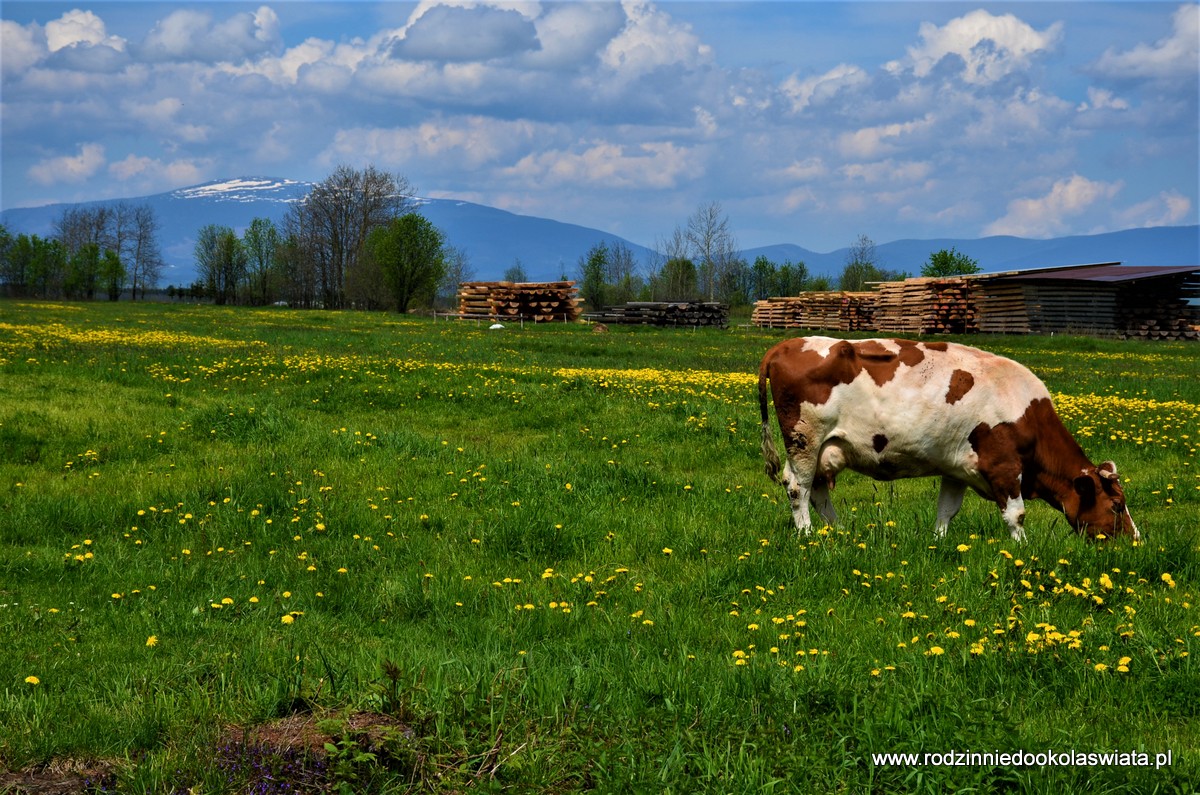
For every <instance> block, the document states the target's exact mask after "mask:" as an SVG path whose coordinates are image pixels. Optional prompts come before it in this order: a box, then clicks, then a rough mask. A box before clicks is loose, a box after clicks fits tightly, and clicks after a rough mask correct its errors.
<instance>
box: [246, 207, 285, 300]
mask: <svg viewBox="0 0 1200 795" xmlns="http://www.w3.org/2000/svg"><path fill="white" fill-rule="evenodd" d="M279 243H280V241H279V230H278V229H277V228H276V227H275V222H274V221H272V220H271V219H270V218H255V219H254V220H253V221H251V222H250V226H249V227H247V229H246V231H245V233H244V234H243V235H242V247H243V248H245V249H246V279H247V280H248V281H249V283H250V284H249V287H250V289H249V290H248V291H247V292H248V293H249V295H248V296H247V300H248V301H249V303H251V304H258V305H263V304H268V303H270V302H271V299H272V297H273V295H272V287H273V286H274V285H273V283H272V282H273V277H274V274H275V261H276V256H275V254H276V251H277V250H278V249H279Z"/></svg>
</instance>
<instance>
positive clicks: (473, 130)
mask: <svg viewBox="0 0 1200 795" xmlns="http://www.w3.org/2000/svg"><path fill="white" fill-rule="evenodd" d="M554 137H555V130H554V128H553V127H552V126H550V125H544V124H536V123H534V122H529V121H525V120H516V121H503V120H498V119H491V118H488V117H485V116H465V117H454V118H436V119H431V120H429V121H427V122H423V123H421V124H417V125H413V126H411V127H394V128H378V127H360V128H354V129H346V130H339V131H338V132H337V134H336V135H335V137H334V140H333V142H332V143H331V144H330V145H329V146H328V147H327V148H326V149H325V151H324V152H322V153H321V154H320V155H319V157H318V159H319V161H320V162H323V163H327V164H335V163H342V162H347V161H349V162H374V163H377V164H379V165H381V166H387V167H393V168H403V167H406V166H410V165H411V164H412V163H413V162H414V161H430V162H433V161H440V162H443V163H445V164H447V165H446V166H445V167H444V170H445V171H446V172H447V173H450V172H459V171H462V170H470V169H479V168H482V167H484V166H489V165H498V164H503V163H505V162H511V161H512V160H513V159H515V158H517V157H519V155H520V153H521V152H523V151H526V150H527V149H528V147H529V146H530V145H531V144H532V143H533V142H534V141H539V142H542V143H545V142H546V141H548V140H553V138H554ZM450 164H453V165H452V166H451V165H450Z"/></svg>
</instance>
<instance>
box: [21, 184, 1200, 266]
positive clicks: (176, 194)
mask: <svg viewBox="0 0 1200 795" xmlns="http://www.w3.org/2000/svg"><path fill="white" fill-rule="evenodd" d="M311 187H312V185H311V183H307V182H300V181H297V180H288V179H277V178H272V177H240V178H235V179H227V180H218V181H214V182H207V183H204V184H202V185H195V186H192V187H189V188H181V189H179V190H174V191H170V192H168V193H159V194H155V195H153V196H142V197H136V198H129V199H125V200H124V201H128V202H130V203H133V204H148V205H150V207H151V208H152V209H153V210H154V212H155V214H156V215H157V217H158V220H159V224H160V230H159V241H160V243H161V245H162V250H163V257H164V259H165V260H166V262H167V268H166V269H165V271H164V273H163V277H162V282H161V284H162V285H163V286H166V285H168V284H176V285H183V284H189V283H191V282H192V281H193V280H194V279H195V265H194V262H193V258H192V252H193V248H194V247H195V240H196V233H197V232H198V231H199V230H200V229H201V228H202V227H204V226H206V225H208V224H221V225H224V226H230V227H233V228H234V229H235V230H237V231H238V232H239V233H240V232H241V231H243V230H244V229H245V228H246V227H247V226H249V224H250V221H251V220H253V219H254V218H270V219H271V220H273V221H276V222H279V221H281V220H282V219H283V217H284V215H285V214H286V212H287V209H288V207H289V206H290V205H291V204H292V203H294V202H297V201H299V200H300V199H302V198H303V197H304V196H305V194H307V193H308V191H309V190H310V189H311ZM117 201H119V200H108V201H98V202H82V203H80V204H79V205H67V204H53V205H47V206H44V207H32V208H13V209H8V210H4V211H3V213H0V223H3V224H4V225H5V226H6V227H8V229H9V231H10V232H12V233H13V234H21V233H25V234H37V235H42V236H46V235H49V234H51V233H52V232H53V229H54V222H55V220H56V219H58V218H59V217H60V216H61V215H62V212H63V210H64V209H66V208H68V207H70V206H84V207H87V206H96V205H102V204H114V203H116V202H117ZM417 203H418V204H419V210H420V212H421V213H422V214H423V215H424V216H425V217H426V218H428V219H429V220H430V222H431V223H433V224H434V225H435V226H437V227H438V228H439V229H441V230H442V231H443V232H444V233H445V234H446V238H447V241H448V242H449V243H450V245H453V246H456V247H458V248H461V249H463V250H465V251H466V252H467V256H468V259H469V260H470V263H471V266H472V267H473V268H474V270H475V276H476V278H478V279H499V278H500V277H501V276H502V274H503V273H504V271H505V270H507V269H508V268H510V267H512V265H513V264H514V263H516V262H517V261H518V260H520V262H521V265H522V266H523V267H524V269H525V272H526V273H527V274H528V276H529V278H530V279H531V280H537V281H542V280H555V279H558V278H559V277H560V276H562V275H564V274H566V275H567V276H569V277H575V276H576V275H577V270H578V262H579V259H580V258H581V257H582V256H583V255H584V254H586V253H587V251H588V249H590V248H591V247H592V246H594V245H595V244H596V243H599V242H602V241H603V242H605V243H607V244H609V245H612V244H615V243H624V244H625V245H627V246H629V248H630V249H631V250H632V251H633V252H634V256H635V257H637V258H638V259H639V260H641V261H642V262H643V263H650V262H652V261H653V260H654V258H655V255H654V252H653V251H651V250H650V249H648V248H646V247H644V246H640V245H638V244H636V243H633V242H631V241H628V240H624V239H623V238H621V237H619V236H617V235H614V234H611V233H609V232H603V231H601V230H598V229H591V228H589V227H585V226H579V225H576V224H567V223H562V222H559V221H554V220H550V219H547V218H537V217H534V216H528V215H518V214H516V213H510V212H507V211H505V210H499V209H496V208H495V207H487V206H485V205H482V204H474V203H472V202H466V201H458V200H454V199H418V200H417ZM951 247H953V248H956V249H957V250H958V251H960V252H962V253H963V254H966V255H967V256H970V257H973V258H974V259H976V260H978V261H979V264H980V267H981V268H982V269H983V270H985V271H1002V270H1014V269H1017V268H1032V267H1045V266H1056V265H1076V264H1084V263H1091V262H1123V263H1125V264H1128V265H1200V226H1177V227H1155V228H1151V229H1128V230H1124V231H1121V232H1110V233H1108V234H1101V235H1087V236H1080V237H1062V238H1054V239H1050V240H1027V239H1024V238H1017V237H988V238H981V239H978V240H969V239H938V240H897V241H894V242H890V243H877V245H876V255H877V257H878V261H879V263H878V264H879V265H880V266H881V267H884V268H887V269H889V270H897V271H907V272H909V273H912V274H914V275H915V274H917V273H919V272H920V269H921V265H922V264H923V263H924V262H925V261H926V260H927V259H928V258H929V255H930V254H931V253H932V252H934V251H938V250H940V249H943V248H946V249H948V248H951ZM847 253H848V249H839V250H837V251H831V252H828V253H820V252H815V251H810V250H808V249H805V248H801V247H800V246H798V245H796V244H793V243H782V244H779V245H774V246H764V247H759V248H753V249H747V250H746V251H743V252H742V254H743V256H744V257H745V258H746V259H747V260H748V261H750V262H753V261H754V260H755V258H757V257H758V256H760V255H765V256H766V257H768V258H769V259H771V260H773V261H775V262H783V261H785V260H791V261H793V262H804V263H805V264H806V265H807V266H808V270H809V273H811V274H813V275H825V276H834V277H836V276H837V275H838V274H840V273H841V271H842V268H843V267H844V266H845V263H846V257H847Z"/></svg>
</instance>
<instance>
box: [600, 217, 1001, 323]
mask: <svg viewBox="0 0 1200 795" xmlns="http://www.w3.org/2000/svg"><path fill="white" fill-rule="evenodd" d="M658 261H659V263H661V264H658V265H651V266H650V267H649V268H648V269H647V271H646V273H645V275H644V276H643V275H641V274H639V272H638V268H637V266H636V262H635V259H634V255H633V252H632V251H630V249H629V247H628V246H626V245H624V244H623V243H616V244H612V245H610V244H607V243H604V242H601V243H597V244H596V245H595V246H593V247H592V248H591V249H590V250H589V251H588V252H587V254H585V255H584V256H583V257H581V258H580V260H579V263H578V267H577V270H578V273H577V278H578V280H579V282H580V292H581V294H582V296H583V298H584V299H585V300H586V301H587V302H588V304H589V305H591V306H597V307H598V306H605V305H612V304H620V303H624V302H626V301H631V300H643V301H693V300H701V299H702V300H709V301H713V300H717V301H722V302H724V303H727V304H729V305H731V306H741V305H745V304H749V303H752V302H754V301H758V300H762V299H763V298H767V297H770V296H781V295H798V294H800V293H802V292H814V291H825V290H832V289H835V288H836V289H838V290H847V291H852V292H859V291H863V290H868V289H871V288H872V287H873V286H874V285H875V284H878V283H880V282H886V281H898V280H902V279H905V278H907V277H908V275H909V274H907V273H905V272H903V271H896V270H890V269H887V268H884V267H883V266H881V265H880V264H879V261H878V257H877V255H876V250H875V244H874V242H872V241H871V239H870V238H869V237H867V236H865V235H861V236H859V238H858V239H857V240H856V241H855V242H854V245H852V246H851V247H850V250H849V252H848V253H847V257H846V264H845V267H844V268H843V270H842V273H841V275H840V277H838V278H837V279H836V280H834V279H831V278H829V277H826V276H813V275H810V274H809V272H808V267H807V266H806V265H805V264H804V263H803V262H791V261H785V262H783V263H776V262H774V261H772V260H770V259H769V258H767V257H765V256H759V257H758V258H756V259H755V261H754V263H753V264H749V263H747V261H746V260H745V259H744V258H742V257H740V256H738V253H737V245H736V243H735V241H734V239H733V236H732V235H731V234H730V232H729V220H728V218H727V217H726V216H725V214H724V212H722V210H721V205H720V204H719V203H717V202H712V203H709V204H705V205H702V206H701V207H700V208H699V209H697V210H696V212H695V213H694V214H693V215H692V216H691V218H689V219H688V221H687V224H686V225H684V226H680V227H676V229H675V231H674V233H673V234H672V235H671V236H670V237H669V238H667V239H666V240H665V241H660V242H659V245H658ZM978 272H979V266H978V263H977V262H976V261H975V260H973V259H971V258H970V257H967V256H966V255H964V254H961V253H959V252H958V251H956V250H955V249H953V248H951V249H949V250H941V251H938V252H935V253H933V254H931V255H930V258H929V260H928V261H927V262H926V263H925V265H924V266H923V267H922V268H921V275H922V276H950V275H956V274H966V273H978Z"/></svg>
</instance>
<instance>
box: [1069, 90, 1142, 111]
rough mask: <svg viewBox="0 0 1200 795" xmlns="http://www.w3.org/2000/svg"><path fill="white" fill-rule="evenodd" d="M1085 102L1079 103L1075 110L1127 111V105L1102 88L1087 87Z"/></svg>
mask: <svg viewBox="0 0 1200 795" xmlns="http://www.w3.org/2000/svg"><path fill="white" fill-rule="evenodd" d="M1087 95H1088V98H1087V101H1086V102H1080V103H1079V107H1078V108H1077V110H1079V111H1080V112H1083V111H1087V110H1129V103H1128V102H1126V101H1125V100H1123V99H1121V98H1120V97H1118V96H1116V95H1115V94H1113V92H1111V91H1108V90H1106V89H1103V88H1096V87H1095V86H1088V90H1087Z"/></svg>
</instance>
